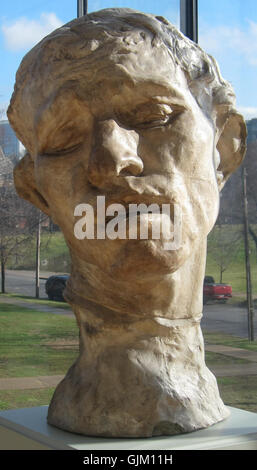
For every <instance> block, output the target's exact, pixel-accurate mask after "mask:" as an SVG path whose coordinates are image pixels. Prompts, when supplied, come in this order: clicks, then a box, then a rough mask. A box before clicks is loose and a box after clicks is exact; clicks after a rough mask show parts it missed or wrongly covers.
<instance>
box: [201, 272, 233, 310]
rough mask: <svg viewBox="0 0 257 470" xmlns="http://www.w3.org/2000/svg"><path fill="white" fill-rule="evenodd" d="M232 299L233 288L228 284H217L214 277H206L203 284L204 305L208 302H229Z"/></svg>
mask: <svg viewBox="0 0 257 470" xmlns="http://www.w3.org/2000/svg"><path fill="white" fill-rule="evenodd" d="M231 297H232V287H231V286H230V285H228V284H216V283H215V281H214V278H213V277H212V276H205V278H204V284H203V303H204V304H206V303H207V302H208V300H219V301H220V302H222V303H225V302H227V300H228V299H230V298H231Z"/></svg>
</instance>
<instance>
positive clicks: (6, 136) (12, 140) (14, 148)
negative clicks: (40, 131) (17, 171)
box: [0, 119, 20, 160]
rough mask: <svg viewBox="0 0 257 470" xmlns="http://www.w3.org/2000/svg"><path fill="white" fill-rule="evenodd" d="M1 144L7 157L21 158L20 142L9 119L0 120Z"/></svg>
mask: <svg viewBox="0 0 257 470" xmlns="http://www.w3.org/2000/svg"><path fill="white" fill-rule="evenodd" d="M0 146H1V148H2V150H3V152H4V155H5V156H6V157H8V158H10V159H11V160H16V159H18V158H19V154H20V143H19V140H18V139H17V137H16V135H15V132H14V131H13V129H12V128H11V126H10V124H9V121H8V120H7V119H6V120H3V121H0Z"/></svg>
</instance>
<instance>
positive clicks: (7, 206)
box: [0, 151, 39, 293]
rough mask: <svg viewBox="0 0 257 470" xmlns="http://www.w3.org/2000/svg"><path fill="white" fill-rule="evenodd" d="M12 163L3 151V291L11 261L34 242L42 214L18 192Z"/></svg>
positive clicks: (0, 246) (0, 227)
mask: <svg viewBox="0 0 257 470" xmlns="http://www.w3.org/2000/svg"><path fill="white" fill-rule="evenodd" d="M12 170H13V166H12V163H11V161H10V160H9V159H8V158H7V157H5V156H4V154H3V152H1V151H0V264H1V291H2V293H4V292H5V271H6V265H7V261H8V260H9V258H10V257H11V256H13V255H15V256H16V257H18V253H19V250H20V248H21V246H23V245H24V244H26V243H28V242H30V241H31V240H32V237H34V234H35V232H36V230H37V226H38V212H39V211H38V210H37V209H36V208H35V207H34V206H32V204H30V203H28V202H26V201H24V200H23V199H21V198H20V197H19V196H18V195H17V193H16V190H15V187H14V182H13V176H12Z"/></svg>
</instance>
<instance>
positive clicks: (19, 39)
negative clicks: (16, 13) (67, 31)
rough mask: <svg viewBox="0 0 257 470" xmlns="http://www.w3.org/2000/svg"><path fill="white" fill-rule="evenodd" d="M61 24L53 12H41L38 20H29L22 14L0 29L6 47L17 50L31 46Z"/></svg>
mask: <svg viewBox="0 0 257 470" xmlns="http://www.w3.org/2000/svg"><path fill="white" fill-rule="evenodd" d="M62 24H63V23H62V21H61V20H60V19H59V18H57V16H56V15H55V13H42V14H41V15H40V18H39V19H38V20H31V19H28V18H26V17H24V16H23V17H20V18H18V19H17V20H15V21H13V22H12V23H8V24H7V23H5V24H3V25H2V27H1V29H2V32H3V35H4V39H5V44H6V47H7V49H9V50H11V51H19V50H23V49H29V48H31V47H32V46H34V45H35V44H36V43H37V42H39V41H40V40H41V39H43V37H45V36H46V35H47V34H49V33H51V31H53V30H54V29H56V28H59V27H60V26H62Z"/></svg>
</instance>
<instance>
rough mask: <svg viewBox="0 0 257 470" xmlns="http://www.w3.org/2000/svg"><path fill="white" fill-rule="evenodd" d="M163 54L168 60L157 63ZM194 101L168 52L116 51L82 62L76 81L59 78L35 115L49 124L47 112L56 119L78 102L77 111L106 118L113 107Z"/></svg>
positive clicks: (182, 103) (181, 103) (178, 68)
mask: <svg viewBox="0 0 257 470" xmlns="http://www.w3.org/2000/svg"><path fill="white" fill-rule="evenodd" d="M163 55H165V57H166V60H159V62H158V58H159V59H160V58H161V59H162V58H163ZM139 57H141V59H142V60H139ZM83 72H84V73H83ZM67 78H69V77H67ZM192 100H193V101H194V98H193V97H192V94H191V92H190V90H189V88H188V84H187V80H186V77H185V74H184V72H183V71H182V70H181V68H180V67H179V66H177V65H175V64H174V62H173V60H172V59H171V58H169V57H167V55H166V52H164V53H163V51H160V50H159V51H156V52H155V53H152V54H150V53H149V54H148V53H146V51H145V53H144V54H143V55H142V56H140V55H138V54H135V53H134V52H128V53H127V54H120V55H118V54H113V56H109V60H105V62H104V63H103V64H102V63H99V62H98V59H97V58H95V59H93V60H92V58H91V60H90V62H88V61H85V63H84V64H80V73H79V75H78V76H77V79H76V80H72V81H70V80H67V81H64V83H61V82H59V83H58V80H56V81H55V82H54V89H53V90H51V93H49V96H48V97H46V100H45V103H44V106H41V107H40V110H39V112H37V114H36V121H37V123H39V122H40V121H42V118H43V121H44V122H46V123H47V122H48V121H49V120H48V119H47V118H46V116H45V115H46V114H47V115H49V114H51V115H52V116H51V117H53V118H54V117H55V119H58V114H61V115H62V114H63V112H64V113H65V112H67V114H69V113H70V110H71V109H72V108H73V107H74V103H75V102H76V103H78V102H79V103H80V104H81V106H80V107H78V108H77V111H78V112H79V109H80V110H82V111H83V110H84V109H86V108H87V109H88V110H89V111H90V112H92V114H94V115H98V114H99V115H101V114H102V117H104V113H105V112H106V113H107V114H108V112H109V111H111V110H112V109H114V110H119V109H121V110H122V109H126V110H127V109H132V110H133V108H136V106H137V105H140V104H141V103H147V102H151V101H154V102H162V103H167V104H174V105H181V106H186V105H187V104H188V103H189V102H191V101H192ZM82 103H83V105H82Z"/></svg>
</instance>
